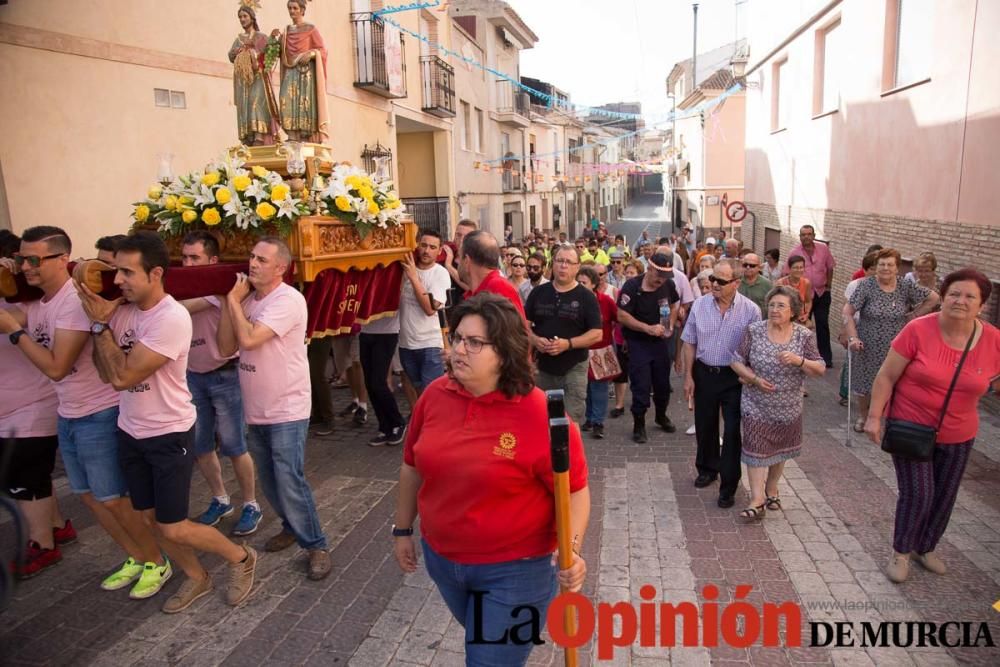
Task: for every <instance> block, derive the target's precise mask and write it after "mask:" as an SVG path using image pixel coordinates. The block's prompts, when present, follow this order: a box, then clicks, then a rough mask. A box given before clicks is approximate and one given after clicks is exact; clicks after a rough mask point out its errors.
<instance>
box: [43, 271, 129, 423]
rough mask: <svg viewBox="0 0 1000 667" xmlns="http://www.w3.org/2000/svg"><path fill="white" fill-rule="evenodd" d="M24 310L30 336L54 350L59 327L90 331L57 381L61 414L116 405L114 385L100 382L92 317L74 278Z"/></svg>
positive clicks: (81, 414)
mask: <svg viewBox="0 0 1000 667" xmlns="http://www.w3.org/2000/svg"><path fill="white" fill-rule="evenodd" d="M25 312H27V314H28V326H27V327H26V330H27V332H28V335H30V336H31V337H32V338H33V339H35V342H36V343H38V344H39V345H43V346H44V347H46V348H48V349H52V342H53V341H54V340H55V337H56V330H57V329H63V330H66V331H86V332H88V336H87V342H86V343H85V344H84V346H83V350H82V351H81V352H80V356H79V357H77V358H76V361H75V362H74V363H73V367H72V368H71V369H70V371H69V374H68V375H67V376H66V377H64V378H63V379H62V380H60V381H59V382H56V383H55V387H56V395H57V396H58V397H59V416H60V417H66V418H68V419H76V418H78V417H86V416H87V415H92V414H94V413H95V412H100V411H101V410H107V409H108V408H111V407H114V406H115V405H117V404H118V392H116V391H115V390H114V388H113V387H112V386H111V385H107V384H104V383H103V382H101V376H100V375H99V374H98V373H97V368H96V367H95V366H94V357H93V349H94V342H93V341H92V340H90V336H89V332H90V318H88V317H87V314H86V313H85V312H83V306H82V305H81V304H80V295H79V294H77V293H76V288H74V287H73V281H71V280H67V281H66V283H65V284H64V285H63V286H62V287H61V288H59V291H58V292H56V294H55V296H53V297H52V298H51V299H49V300H48V301H45V299H39V300H38V301H31V302H29V303H28V304H26V306H25Z"/></svg>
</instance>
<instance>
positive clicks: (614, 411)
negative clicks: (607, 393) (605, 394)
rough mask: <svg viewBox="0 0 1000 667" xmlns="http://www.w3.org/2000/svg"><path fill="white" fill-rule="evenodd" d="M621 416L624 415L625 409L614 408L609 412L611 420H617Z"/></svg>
mask: <svg viewBox="0 0 1000 667" xmlns="http://www.w3.org/2000/svg"><path fill="white" fill-rule="evenodd" d="M623 414H625V408H614V409H612V410H611V418H612V419H618V418H619V417H621V416H622V415H623Z"/></svg>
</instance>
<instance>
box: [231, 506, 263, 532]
mask: <svg viewBox="0 0 1000 667" xmlns="http://www.w3.org/2000/svg"><path fill="white" fill-rule="evenodd" d="M262 516H264V513H263V512H261V511H260V510H259V509H257V508H256V507H254V506H253V505H244V506H243V512H242V513H241V514H240V520H239V521H237V522H236V525H235V526H233V535H251V534H253V533H256V532H257V526H259V525H260V518H261V517H262Z"/></svg>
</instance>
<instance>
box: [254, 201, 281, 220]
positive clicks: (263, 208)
mask: <svg viewBox="0 0 1000 667" xmlns="http://www.w3.org/2000/svg"><path fill="white" fill-rule="evenodd" d="M255 210H256V212H257V215H258V216H260V219H261V220H270V219H271V218H273V217H274V214H275V213H277V212H278V209H276V208H274V207H273V206H271V205H270V204H268V203H267V202H266V201H262V202H261V203H259V204H257V208H256V209H255Z"/></svg>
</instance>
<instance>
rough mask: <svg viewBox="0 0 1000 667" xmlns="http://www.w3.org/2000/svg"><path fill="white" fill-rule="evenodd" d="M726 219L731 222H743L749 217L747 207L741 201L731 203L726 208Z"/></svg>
mask: <svg viewBox="0 0 1000 667" xmlns="http://www.w3.org/2000/svg"><path fill="white" fill-rule="evenodd" d="M726 217H727V218H729V221H730V222H742V221H743V218H745V217H747V207H746V204H744V203H743V202H741V201H734V202H729V205H728V206H726Z"/></svg>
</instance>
